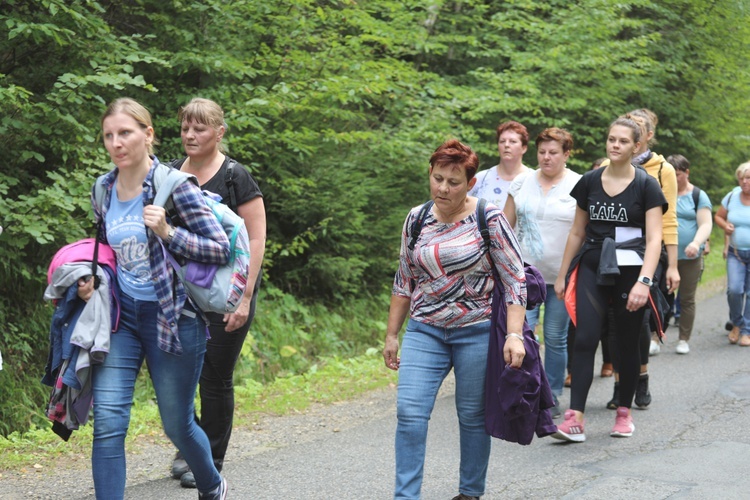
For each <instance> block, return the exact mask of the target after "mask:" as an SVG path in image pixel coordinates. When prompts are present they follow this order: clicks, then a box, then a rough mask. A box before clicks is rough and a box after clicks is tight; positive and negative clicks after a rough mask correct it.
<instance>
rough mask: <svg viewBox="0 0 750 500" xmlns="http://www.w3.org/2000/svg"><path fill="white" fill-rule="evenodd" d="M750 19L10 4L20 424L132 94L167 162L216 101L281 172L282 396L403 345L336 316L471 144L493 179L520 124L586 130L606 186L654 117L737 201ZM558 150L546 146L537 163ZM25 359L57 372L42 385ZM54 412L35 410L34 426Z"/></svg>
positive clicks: (278, 341)
mask: <svg viewBox="0 0 750 500" xmlns="http://www.w3.org/2000/svg"><path fill="white" fill-rule="evenodd" d="M748 7H750V6H749V5H748V3H747V0H715V1H712V2H703V1H699V0H661V1H658V2H657V1H655V0H625V1H622V2H610V1H608V0H581V1H578V2H563V1H561V0H547V1H544V2H543V1H539V0H514V1H511V2H506V1H500V0H464V1H455V2H425V1H422V0H401V1H395V0H358V1H354V0H339V1H336V2H314V1H312V0H288V1H284V2H267V1H265V2H261V1H259V0H231V1H227V0H203V1H200V2H199V1H197V0H179V1H174V2H159V1H155V0H138V1H135V2H114V1H111V0H99V1H95V0H71V1H67V0H7V1H6V2H4V3H2V4H1V5H0V147H1V148H2V151H3V152H4V160H5V161H3V162H2V163H0V225H2V226H3V227H4V229H5V231H4V233H3V234H2V236H0V287H1V290H0V292H1V293H0V321H3V324H4V325H8V326H7V327H6V328H4V331H3V332H0V349H2V352H3V354H4V355H5V356H6V358H7V359H8V360H9V361H8V363H11V365H10V366H11V367H13V372H14V373H18V374H19V375H15V374H14V377H18V378H17V379H15V380H14V381H13V383H10V384H9V385H7V386H0V388H2V389H1V390H5V389H6V387H10V388H12V389H9V390H12V391H13V393H12V394H13V397H0V422H2V423H3V424H2V425H3V426H4V428H2V429H0V432H1V433H7V432H9V431H10V430H13V429H19V428H23V427H24V426H26V425H29V423H30V422H33V418H28V417H24V416H22V415H23V414H24V411H18V410H13V411H12V413H13V414H14V415H16V416H14V417H12V418H11V417H9V416H8V415H9V414H10V413H11V411H10V410H8V409H6V405H7V403H5V401H9V400H13V401H20V400H21V398H16V397H15V394H16V392H17V391H19V390H20V388H21V387H22V386H23V385H24V383H28V384H35V383H37V382H36V380H38V374H39V372H40V369H39V366H40V365H43V359H44V352H43V351H44V349H45V344H46V341H45V339H46V331H47V324H46V323H47V322H48V319H49V309H48V308H47V307H46V306H44V305H41V304H40V300H41V299H40V297H41V295H42V291H43V288H44V285H45V283H44V276H45V270H46V266H47V263H48V262H49V259H50V257H51V256H52V254H54V252H55V251H56V250H57V249H58V248H59V247H60V246H62V245H63V244H65V243H67V242H70V241H73V240H76V239H79V238H81V237H83V236H85V235H90V234H92V227H91V224H90V218H89V217H90V216H89V213H90V207H89V199H88V195H89V190H90V186H91V183H92V181H93V179H94V177H95V176H96V175H98V174H100V173H102V172H104V171H106V170H107V169H108V168H111V166H109V165H108V163H109V162H108V159H107V158H106V153H105V151H104V149H103V148H102V147H101V144H100V142H99V141H100V134H99V118H100V116H101V113H102V111H103V110H104V107H105V105H106V103H108V102H109V101H111V100H112V99H113V98H115V97H119V96H132V97H135V98H137V99H139V100H140V101H142V102H143V103H144V104H146V106H147V107H148V108H149V109H150V111H151V112H152V115H153V116H154V120H155V128H156V131H157V135H158V136H159V138H160V139H161V142H162V146H161V148H160V150H159V151H158V155H159V156H160V157H162V158H165V159H169V158H175V157H178V156H180V155H181V154H182V151H181V145H180V139H179V124H178V123H177V118H176V115H177V110H178V108H179V106H180V105H182V104H184V103H186V102H187V101H188V100H189V99H190V98H191V97H194V96H204V97H209V98H212V99H215V100H216V101H217V102H219V103H220V104H221V105H222V106H223V107H224V109H225V112H226V121H227V123H228V125H229V133H228V135H227V136H226V145H227V147H228V149H229V152H230V154H231V155H232V156H233V157H235V158H236V159H238V160H239V161H241V162H242V163H243V164H245V165H246V166H247V167H248V168H249V169H250V171H251V172H252V173H253V175H254V176H255V177H256V178H257V179H258V181H259V183H260V185H261V188H262V190H263V192H264V197H265V203H266V208H267V213H268V245H267V252H266V262H265V266H264V270H265V283H266V284H267V286H266V289H267V292H268V293H267V295H265V296H264V300H263V301H261V303H260V311H259V314H258V319H257V325H258V328H256V329H254V330H253V331H254V334H253V338H252V339H251V342H249V343H248V345H249V347H248V349H247V352H246V353H245V356H246V357H247V359H248V360H249V361H250V363H249V366H251V368H248V369H247V371H248V372H249V374H250V376H251V377H252V378H253V379H254V380H257V381H267V380H270V379H272V378H273V377H275V376H283V377H287V376H292V375H294V374H300V373H304V371H305V370H307V369H309V368H310V367H312V366H315V364H316V363H317V359H319V356H321V355H326V356H336V355H339V356H346V355H350V354H352V353H356V352H361V349H362V347H364V346H365V345H366V344H368V343H369V345H373V342H375V339H376V338H378V337H379V335H380V334H382V328H380V327H381V326H382V325H377V324H375V323H372V321H373V320H372V319H367V318H372V317H374V316H375V314H374V313H371V314H360V315H357V317H356V318H355V316H354V315H350V314H348V313H345V312H339V313H338V316H337V314H335V313H330V314H326V311H328V309H332V310H336V311H341V310H352V311H358V312H360V313H361V312H363V311H362V310H361V309H358V307H359V306H356V307H349V306H350V305H351V304H352V303H356V304H360V303H367V302H368V301H371V300H375V299H369V297H377V296H380V295H381V294H386V295H387V293H388V290H389V286H390V282H391V280H392V276H393V272H394V270H395V266H396V263H397V252H398V244H399V236H400V230H401V227H402V224H403V220H404V217H405V215H406V213H407V211H408V209H409V208H410V207H412V206H414V205H417V204H418V203H420V202H421V201H423V200H425V199H426V198H427V197H428V196H429V193H428V190H427V183H426V179H425V177H426V172H427V159H428V158H429V155H430V153H431V151H433V150H434V149H435V147H437V146H438V145H439V144H440V143H441V142H442V141H443V140H445V139H446V138H448V137H458V138H460V139H461V140H463V141H464V142H467V143H469V144H471V145H472V146H473V147H474V148H475V149H476V150H477V151H478V153H479V155H480V160H481V163H482V165H483V166H484V167H489V166H491V165H493V164H494V163H496V158H497V152H496V146H495V135H494V129H495V127H496V125H497V124H498V122H500V121H503V120H506V119H516V120H519V121H521V122H523V123H525V124H526V125H527V126H528V128H529V130H530V132H531V135H532V139H533V137H534V136H535V135H536V134H537V133H538V132H539V131H541V130H542V129H543V128H546V127H549V126H553V125H555V126H562V127H565V128H567V129H569V130H570V131H571V132H572V133H573V136H574V138H575V150H574V155H573V156H572V158H571V159H570V161H569V164H570V165H571V166H572V167H573V168H575V169H576V170H578V171H583V170H585V169H586V168H587V166H588V164H589V163H590V162H591V160H593V159H594V158H597V157H600V156H602V155H603V152H604V136H605V133H606V127H607V125H608V124H609V123H610V122H611V121H612V119H614V118H615V117H616V116H617V115H619V114H621V113H623V112H625V111H628V110H630V109H632V108H637V107H642V106H646V107H649V108H651V109H652V110H654V111H655V112H656V113H657V114H658V115H659V118H660V123H659V126H658V129H657V136H658V138H659V143H658V144H656V145H655V146H654V149H655V150H656V151H658V152H660V153H662V154H664V155H665V156H667V155H668V154H671V153H681V154H683V155H685V156H686V157H687V158H688V159H689V160H690V161H691V163H692V165H693V168H692V169H691V178H692V179H693V180H694V181H695V183H696V184H698V185H699V186H701V187H702V188H704V189H705V190H706V191H707V192H708V193H709V195H710V196H711V199H712V200H714V202H717V201H718V199H720V197H721V195H723V194H724V193H725V192H726V191H727V190H728V189H729V188H730V187H731V186H733V185H734V180H733V178H732V173H733V171H734V168H735V167H736V165H738V164H739V163H740V162H742V161H744V160H746V159H747V158H746V156H745V155H746V152H745V151H746V150H747V145H748V140H750V135H748V134H747V129H748V125H749V124H750V115H748V114H747V113H746V111H745V110H746V109H747V108H748V104H749V103H748V100H750V92H749V90H750V88H748V87H750V78H749V77H748V75H749V73H750V69H748V68H750V64H748V63H749V62H750V61H748V58H750V50H748V40H750V33H749V32H748V30H750V23H748V12H750V10H749V9H748ZM532 143H533V141H532ZM534 155H535V150H534V148H533V144H532V147H530V151H529V152H528V154H527V156H526V163H527V164H529V165H532V166H533V165H535V163H536V161H535V158H534ZM360 299H362V302H360ZM266 301H267V302H268V304H265V302H266ZM380 302H382V301H380ZM378 307H382V309H381V310H382V311H384V310H385V309H386V308H387V306H386V305H385V304H382V303H378ZM321 318H324V319H321ZM359 318H362V319H361V320H360V319H359ZM378 328H380V330H378ZM355 329H361V331H362V332H365V333H364V335H362V336H355V335H353V334H352V333H351V332H352V331H353V330H355ZM19 332H23V334H21V333H19ZM255 332H259V333H255ZM312 339H314V340H315V341H316V342H318V343H316V342H313V341H312ZM15 365H17V366H19V367H24V368H26V369H27V370H26V371H25V372H23V373H29V372H31V371H33V370H32V369H31V367H34V368H36V372H37V373H35V374H34V375H33V376H32V375H28V376H29V377H31V381H28V380H27V379H24V378H23V375H20V373H21V371H19V370H16V369H15ZM2 376H3V377H7V376H8V375H6V374H3V375H2ZM24 381H26V382H24ZM26 392H27V394H31V395H33V394H35V391H33V390H30V391H26ZM4 395H5V394H3V396H4ZM29 398H30V399H33V400H35V401H36V400H37V398H36V397H35V396H29ZM42 405H43V401H42V400H38V401H37V406H36V408H35V407H34V406H33V405H30V404H27V403H25V404H24V406H25V407H26V408H27V410H31V411H25V413H26V414H27V415H28V414H31V413H34V412H35V411H38V408H40V407H42Z"/></svg>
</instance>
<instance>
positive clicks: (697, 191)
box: [693, 186, 701, 213]
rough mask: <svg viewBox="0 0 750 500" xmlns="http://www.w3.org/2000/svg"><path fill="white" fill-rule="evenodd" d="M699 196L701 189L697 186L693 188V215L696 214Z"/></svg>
mask: <svg viewBox="0 0 750 500" xmlns="http://www.w3.org/2000/svg"><path fill="white" fill-rule="evenodd" d="M700 196H701V189H700V188H699V187H698V186H693V205H695V213H698V200H699V199H700Z"/></svg>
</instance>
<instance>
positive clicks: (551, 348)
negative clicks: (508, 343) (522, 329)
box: [526, 285, 570, 396]
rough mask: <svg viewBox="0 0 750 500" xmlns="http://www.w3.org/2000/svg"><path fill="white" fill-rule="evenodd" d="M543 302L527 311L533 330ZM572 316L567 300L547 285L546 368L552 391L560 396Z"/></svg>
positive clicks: (527, 317) (545, 312)
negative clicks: (563, 299) (567, 306)
mask: <svg viewBox="0 0 750 500" xmlns="http://www.w3.org/2000/svg"><path fill="white" fill-rule="evenodd" d="M541 306H542V305H541V304H539V305H538V306H536V307H535V308H534V309H532V310H531V311H526V321H528V322H529V326H530V327H531V331H534V328H536V325H537V323H539V309H540V308H541ZM569 324H570V316H568V310H567V309H565V302H564V301H562V300H560V299H558V298H557V295H556V294H555V286H554V285H547V299H546V300H545V301H544V370H545V371H546V372H547V380H548V381H549V385H550V388H551V389H552V393H553V394H554V395H555V396H560V395H562V393H563V383H564V382H565V367H566V366H568V325H569Z"/></svg>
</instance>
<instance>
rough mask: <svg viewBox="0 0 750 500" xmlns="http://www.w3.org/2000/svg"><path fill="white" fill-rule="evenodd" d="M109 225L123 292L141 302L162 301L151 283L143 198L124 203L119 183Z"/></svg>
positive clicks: (111, 199) (106, 222) (110, 209)
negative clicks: (118, 191) (119, 191)
mask: <svg viewBox="0 0 750 500" xmlns="http://www.w3.org/2000/svg"><path fill="white" fill-rule="evenodd" d="M105 225H106V227H107V241H108V242H109V246H111V247H112V250H114V251H115V255H117V281H118V283H119V285H120V289H121V290H122V291H123V292H125V293H126V294H128V295H129V296H130V297H132V298H134V299H137V300H150V301H155V300H158V298H157V296H156V290H155V289H154V284H153V282H152V281H151V264H150V263H149V259H148V239H147V236H146V226H145V225H144V223H143V200H142V198H141V195H140V194H139V195H138V196H136V197H134V198H132V199H130V200H127V201H120V200H119V199H118V196H117V181H115V184H114V186H113V187H112V197H111V198H110V204H109V210H108V211H107V220H106V221H105Z"/></svg>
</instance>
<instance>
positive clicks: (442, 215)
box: [383, 139, 526, 500]
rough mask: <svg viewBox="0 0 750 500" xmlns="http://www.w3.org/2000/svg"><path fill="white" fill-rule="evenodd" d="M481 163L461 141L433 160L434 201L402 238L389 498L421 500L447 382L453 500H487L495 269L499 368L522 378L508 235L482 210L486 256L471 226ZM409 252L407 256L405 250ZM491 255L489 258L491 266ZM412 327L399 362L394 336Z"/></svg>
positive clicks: (517, 287) (522, 302)
mask: <svg viewBox="0 0 750 500" xmlns="http://www.w3.org/2000/svg"><path fill="white" fill-rule="evenodd" d="M477 164H478V158H477V155H476V154H475V153H474V151H472V150H471V148H469V147H468V146H466V145H464V144H462V143H461V142H459V141H457V140H455V139H454V140H449V141H447V142H445V143H444V144H442V145H441V146H440V147H439V148H437V150H435V152H434V153H433V155H432V156H431V157H430V170H429V179H430V194H431V196H432V200H433V201H434V205H433V206H432V208H431V209H430V211H429V212H428V213H427V214H426V217H425V218H424V222H423V224H422V226H421V232H420V233H419V238H418V240H417V241H416V244H415V245H410V240H411V235H412V231H413V230H414V224H415V220H417V218H418V215H419V213H420V211H421V208H422V206H418V207H415V208H413V209H412V210H411V212H409V215H408V216H407V217H406V222H405V223H404V229H403V231H402V238H401V254H400V264H399V268H398V271H397V272H396V277H395V279H394V284H393V294H392V296H391V306H390V312H389V315H388V326H387V332H386V337H385V349H384V350H383V358H384V360H385V365H386V366H387V367H388V368H390V369H391V370H398V371H399V381H398V403H397V418H398V425H397V428H396V487H395V493H394V498H397V499H418V498H420V491H421V488H422V477H423V475H424V459H425V447H426V442H427V424H428V422H429V420H430V414H431V413H432V408H433V406H434V404H435V398H436V396H437V393H438V389H439V388H440V385H441V384H442V382H443V379H444V378H445V377H446V375H448V373H449V372H450V371H451V369H453V370H454V373H455V378H456V411H457V413H458V422H459V428H460V431H459V435H460V442H461V445H460V446H461V449H460V455H461V466H460V472H459V485H458V490H459V495H458V496H456V497H455V498H454V500H470V499H475V498H479V497H480V496H482V495H483V494H484V487H485V477H486V475H487V464H488V461H489V456H490V436H489V435H488V434H487V433H486V432H485V419H484V387H485V372H486V368H487V351H488V345H489V335H490V313H491V298H492V289H493V286H494V279H493V276H492V266H493V265H494V266H495V269H496V270H497V273H498V274H499V276H500V279H501V280H502V282H503V287H504V289H505V298H506V302H507V305H508V306H507V313H508V317H507V323H506V324H507V331H508V332H509V333H508V335H507V340H506V342H505V346H504V348H503V356H504V359H505V363H507V364H508V365H510V366H512V367H514V368H518V367H520V366H521V362H522V361H523V358H524V356H525V355H526V350H525V348H524V344H523V339H522V336H521V332H522V331H523V330H522V328H523V322H524V314H525V312H526V309H525V306H526V277H525V274H524V267H523V259H522V258H521V253H520V249H519V246H518V242H517V241H516V237H515V235H514V233H513V230H512V229H511V228H510V226H509V225H508V222H507V220H506V219H505V217H504V216H503V214H502V212H501V211H500V209H499V208H497V207H495V206H494V205H491V204H488V205H487V210H486V215H487V217H486V219H487V226H488V229H489V233H490V248H489V252H488V250H487V248H485V244H484V238H483V237H482V235H481V233H480V231H479V227H478V225H477V217H476V208H477V199H476V198H474V197H472V196H468V194H467V193H468V191H469V189H470V188H471V187H472V186H473V185H474V183H475V182H476V181H475V179H474V173H475V172H476V169H477ZM410 247H412V248H413V249H412V248H410ZM490 254H491V256H490ZM407 316H409V322H408V324H407V326H406V333H405V334H404V337H403V344H402V346H401V356H400V357H399V356H398V349H399V341H398V334H399V331H400V330H401V326H402V325H403V322H404V320H405V319H406V317H407Z"/></svg>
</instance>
